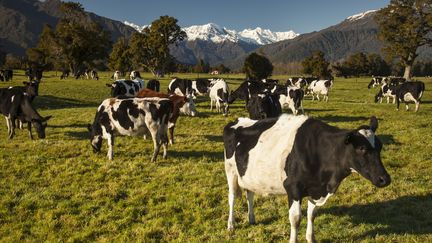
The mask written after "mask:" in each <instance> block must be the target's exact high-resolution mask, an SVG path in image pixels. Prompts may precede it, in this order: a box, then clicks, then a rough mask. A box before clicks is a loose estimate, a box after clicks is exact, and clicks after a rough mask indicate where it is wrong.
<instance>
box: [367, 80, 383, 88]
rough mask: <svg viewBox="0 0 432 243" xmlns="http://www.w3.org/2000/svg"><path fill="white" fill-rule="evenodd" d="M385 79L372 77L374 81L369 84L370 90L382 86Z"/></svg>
mask: <svg viewBox="0 0 432 243" xmlns="http://www.w3.org/2000/svg"><path fill="white" fill-rule="evenodd" d="M384 79H385V78H383V77H372V80H371V81H370V82H369V84H368V89H370V88H375V86H380V85H381V84H382V83H383V80H384Z"/></svg>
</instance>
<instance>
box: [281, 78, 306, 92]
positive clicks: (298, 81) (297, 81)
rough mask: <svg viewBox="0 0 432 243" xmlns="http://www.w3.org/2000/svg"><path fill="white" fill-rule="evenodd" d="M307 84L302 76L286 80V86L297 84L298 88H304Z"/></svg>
mask: <svg viewBox="0 0 432 243" xmlns="http://www.w3.org/2000/svg"><path fill="white" fill-rule="evenodd" d="M306 85H307V82H306V80H305V79H304V78H302V77H292V78H289V79H288V80H287V81H286V86H295V87H297V88H300V89H302V88H304V87H305V86H306Z"/></svg>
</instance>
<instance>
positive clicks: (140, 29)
mask: <svg viewBox="0 0 432 243" xmlns="http://www.w3.org/2000/svg"><path fill="white" fill-rule="evenodd" d="M123 24H125V25H128V26H130V27H132V28H134V29H136V30H137V31H138V32H141V31H142V30H143V29H144V28H145V27H147V26H148V25H143V26H139V25H137V24H134V23H131V22H128V21H124V22H123Z"/></svg>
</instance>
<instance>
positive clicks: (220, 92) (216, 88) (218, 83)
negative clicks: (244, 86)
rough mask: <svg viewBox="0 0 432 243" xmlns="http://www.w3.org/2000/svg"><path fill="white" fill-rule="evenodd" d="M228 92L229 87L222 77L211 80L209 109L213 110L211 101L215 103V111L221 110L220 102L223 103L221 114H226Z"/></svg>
mask: <svg viewBox="0 0 432 243" xmlns="http://www.w3.org/2000/svg"><path fill="white" fill-rule="evenodd" d="M228 92H229V88H228V85H227V83H226V82H225V80H223V79H217V80H214V81H212V86H211V88H210V93H209V96H210V110H213V102H215V104H216V111H217V112H220V111H222V110H221V103H223V105H224V108H223V115H224V116H227V115H228V109H229V105H228Z"/></svg>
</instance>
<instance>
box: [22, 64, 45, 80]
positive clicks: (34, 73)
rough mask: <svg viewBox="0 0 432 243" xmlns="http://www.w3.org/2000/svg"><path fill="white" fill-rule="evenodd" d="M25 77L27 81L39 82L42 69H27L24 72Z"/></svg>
mask: <svg viewBox="0 0 432 243" xmlns="http://www.w3.org/2000/svg"><path fill="white" fill-rule="evenodd" d="M25 75H26V76H27V78H28V81H32V80H36V81H38V82H40V81H41V80H42V75H43V69H42V68H37V67H31V68H27V69H26V70H25Z"/></svg>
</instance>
